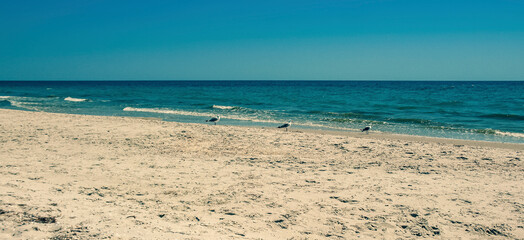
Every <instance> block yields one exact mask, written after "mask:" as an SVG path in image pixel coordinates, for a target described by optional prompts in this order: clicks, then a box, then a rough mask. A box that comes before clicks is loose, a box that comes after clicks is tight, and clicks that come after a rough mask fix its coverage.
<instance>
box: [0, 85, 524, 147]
mask: <svg viewBox="0 0 524 240" xmlns="http://www.w3.org/2000/svg"><path fill="white" fill-rule="evenodd" d="M0 108H5V109H18V110H26V111H42V112H52V113H69V114H86V115H103V116H131V117H152V118H159V119H162V120H164V121H175V122H186V123H202V124H207V123H206V122H205V120H207V119H210V118H211V117H215V116H217V115H218V116H220V117H221V119H220V122H219V123H218V124H220V125H240V126H262V127H271V128H272V127H277V126H279V125H281V124H283V123H287V122H288V121H291V123H292V128H296V129H316V130H331V131H345V132H359V131H360V129H362V128H364V127H365V126H371V127H372V132H371V133H370V134H373V133H377V132H385V133H393V134H408V135H420V136H429V137H442V138H453V139H469V140H480V141H494V142H511V143H524V82H523V81H478V82H474V81H0Z"/></svg>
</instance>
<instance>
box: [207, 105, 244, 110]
mask: <svg viewBox="0 0 524 240" xmlns="http://www.w3.org/2000/svg"><path fill="white" fill-rule="evenodd" d="M213 108H216V109H223V110H231V109H238V108H240V107H235V106H220V105H213Z"/></svg>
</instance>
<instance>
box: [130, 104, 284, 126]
mask: <svg viewBox="0 0 524 240" xmlns="http://www.w3.org/2000/svg"><path fill="white" fill-rule="evenodd" d="M123 110H124V111H126V112H149V113H163V114H175V115H185V116H198V117H211V116H215V115H216V114H215V113H201V112H191V111H183V110H172V109H165V108H134V107H126V108H124V109H123ZM221 117H222V118H227V119H233V120H240V121H250V122H260V123H276V124H280V123H282V121H275V120H271V119H258V118H256V117H250V116H240V115H236V114H227V115H221Z"/></svg>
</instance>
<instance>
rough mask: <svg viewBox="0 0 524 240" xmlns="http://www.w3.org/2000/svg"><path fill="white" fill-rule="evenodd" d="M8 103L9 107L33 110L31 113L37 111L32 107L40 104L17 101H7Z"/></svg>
mask: <svg viewBox="0 0 524 240" xmlns="http://www.w3.org/2000/svg"><path fill="white" fill-rule="evenodd" d="M9 102H10V104H11V106H14V107H18V108H24V109H28V110H33V111H37V110H39V109H38V108H36V107H34V106H35V105H41V104H40V103H36V102H19V101H13V100H9Z"/></svg>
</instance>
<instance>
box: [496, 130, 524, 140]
mask: <svg viewBox="0 0 524 240" xmlns="http://www.w3.org/2000/svg"><path fill="white" fill-rule="evenodd" d="M495 134H497V135H502V136H508V137H517V138H524V133H516V132H502V131H498V130H495Z"/></svg>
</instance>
